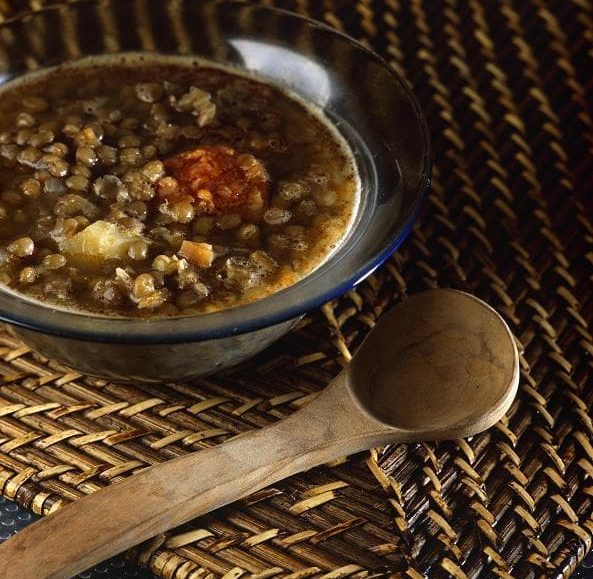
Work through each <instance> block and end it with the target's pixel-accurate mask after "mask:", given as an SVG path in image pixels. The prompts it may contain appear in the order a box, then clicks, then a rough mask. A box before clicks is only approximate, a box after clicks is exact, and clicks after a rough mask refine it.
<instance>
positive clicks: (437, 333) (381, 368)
mask: <svg viewBox="0 0 593 579" xmlns="http://www.w3.org/2000/svg"><path fill="white" fill-rule="evenodd" d="M461 312H462V313H463V315H460V313H461ZM347 373H348V377H349V379H348V385H349V388H350V390H351V392H352V394H353V396H354V398H355V400H356V401H357V403H358V405H359V407H360V409H361V410H362V411H363V412H365V413H366V414H367V415H368V416H369V417H371V418H373V419H375V420H378V421H379V422H381V423H383V424H385V425H386V426H390V427H392V428H397V429H400V430H402V431H404V432H409V434H410V436H411V437H418V436H421V437H423V438H424V437H425V438H431V439H439V438H463V437H464V436H469V435H471V434H473V433H475V432H476V431H480V430H485V429H486V428H489V427H490V426H492V425H493V424H494V423H495V422H496V421H497V420H498V419H499V418H500V416H501V414H504V412H505V411H506V410H507V409H508V407H509V406H510V403H511V402H512V400H513V398H514V396H515V393H516V386H517V383H518V377H519V374H518V373H519V363H518V354H517V348H516V346H515V343H514V340H513V337H512V334H511V332H510V330H509V328H508V326H507V325H506V324H505V323H504V322H503V321H502V319H501V318H500V316H499V315H498V314H497V313H496V311H495V310H493V309H492V308H491V307H490V306H488V305H486V304H485V303H484V302H482V301H481V300H479V299H477V298H475V297H473V296H470V295H468V294H466V293H463V292H460V291H455V290H433V291H427V292H424V293H422V294H419V295H417V296H415V297H413V298H411V299H409V300H406V301H405V302H403V303H402V304H400V305H399V306H397V307H396V308H394V309H393V310H391V312H389V313H387V314H386V315H385V316H383V317H382V318H381V320H380V321H379V323H378V324H377V326H376V327H375V328H374V329H373V331H372V332H371V334H370V335H369V337H368V338H367V339H366V340H365V342H364V343H363V345H362V347H361V348H360V350H359V352H358V353H357V355H356V356H355V358H354V360H353V361H352V363H351V364H350V366H349V368H348V370H347Z"/></svg>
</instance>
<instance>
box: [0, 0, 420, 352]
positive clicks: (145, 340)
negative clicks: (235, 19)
mask: <svg viewBox="0 0 593 579" xmlns="http://www.w3.org/2000/svg"><path fill="white" fill-rule="evenodd" d="M207 1H208V0H207ZM100 2H101V0H83V1H82V2H77V3H74V4H68V5H67V7H68V9H71V10H76V9H77V8H78V7H82V6H84V5H87V4H98V3H100ZM213 3H216V4H217V5H223V4H224V5H237V6H250V7H252V8H256V9H258V10H263V11H271V12H275V13H279V14H282V15H284V16H285V17H289V18H293V19H297V20H300V21H302V22H304V23H305V24H307V25H309V26H312V27H316V28H320V29H323V30H325V31H326V32H328V33H331V34H333V35H336V36H339V37H341V38H342V39H343V40H345V41H347V42H349V43H350V44H353V45H354V46H356V48H357V49H358V50H360V51H362V52H364V53H365V54H366V55H367V56H368V58H370V59H373V60H375V61H376V62H377V63H378V64H380V65H381V66H382V67H383V68H384V69H385V70H387V72H388V73H389V74H390V75H391V76H392V77H393V79H394V81H395V82H396V83H397V84H398V85H399V86H400V89H401V90H402V94H403V95H405V97H406V99H408V101H409V103H410V104H411V106H412V108H413V110H414V112H415V114H416V120H417V122H418V123H419V128H420V130H421V133H422V138H423V149H424V157H423V161H422V172H421V173H420V175H419V180H418V186H417V188H416V190H415V191H413V192H410V193H409V195H410V196H412V197H413V199H412V201H411V203H410V206H411V210H410V211H409V214H408V215H407V216H406V217H405V219H404V220H403V221H402V223H401V225H400V227H399V228H398V230H397V231H396V232H395V234H394V235H393V236H392V238H391V240H390V241H389V242H388V243H387V244H386V246H385V248H384V249H383V250H382V251H381V252H379V253H378V254H377V255H376V256H374V257H373V258H372V259H369V260H367V261H366V262H365V263H364V264H363V265H362V266H361V267H359V268H358V269H356V270H355V271H354V272H352V273H351V274H350V275H349V276H348V277H346V278H345V279H344V280H343V281H342V283H340V284H337V285H335V286H333V287H332V288H331V289H330V290H329V291H326V292H321V293H319V292H318V293H314V295H312V296H311V297H309V298H308V299H306V300H303V301H301V302H299V303H298V304H297V305H294V306H292V307H285V308H278V309H275V310H274V311H269V312H267V313H265V314H264V315H261V316H257V317H251V316H243V317H242V319H241V321H240V323H236V324H229V323H225V321H224V318H225V317H228V313H229V312H247V311H248V310H250V309H252V308H253V307H254V306H257V305H258V304H261V303H264V304H265V303H267V302H269V300H270V299H272V298H273V297H274V296H278V295H280V294H282V293H284V292H286V291H291V289H293V288H298V286H300V285H301V283H302V282H304V281H305V280H306V279H307V278H308V277H309V276H305V277H304V278H303V280H301V281H299V282H297V283H296V284H294V285H292V286H290V287H288V288H286V289H284V290H281V291H280V292H276V293H275V294H273V295H272V296H269V297H266V298H263V299H261V300H258V301H256V302H253V303H251V304H246V305H242V306H237V307H234V308H230V309H228V310H222V311H219V312H213V313H209V314H202V315H197V316H183V317H177V318H175V317H174V318H147V319H141V318H109V317H105V316H95V315H91V316H89V315H88V314H85V312H83V311H74V310H73V311H66V310H63V309H54V308H52V307H51V306H49V305H47V304H43V303H40V302H36V301H32V300H31V301H29V300H22V302H21V304H20V305H21V306H22V308H23V309H24V310H25V313H24V314H19V313H13V312H10V311H4V310H0V321H2V322H6V323H8V324H11V325H14V326H17V327H21V328H24V329H26V330H32V331H35V332H41V333H44V334H50V335H54V336H59V337H63V338H71V339H74V340H84V341H88V342H103V343H122V344H124V343H125V344H128V343H135V344H147V345H148V344H165V343H170V344H175V343H190V342H200V341H205V340H212V339H217V338H224V337H228V336H231V335H238V334H244V333H249V332H253V331H256V330H259V329H262V328H265V327H269V326H273V325H276V324H280V323H282V322H286V321H289V320H293V319H298V318H299V317H301V316H303V315H304V314H306V313H307V312H309V311H311V310H314V309H315V308H318V307H320V306H321V305H323V304H324V303H326V302H329V301H331V300H334V299H336V298H338V297H340V296H342V295H344V294H345V293H347V292H348V291H349V290H351V289H353V288H354V287H355V286H356V285H358V283H360V282H362V281H363V280H364V279H366V278H367V277H368V276H369V275H371V274H372V273H373V272H374V271H375V270H376V269H377V268H378V267H380V266H381V265H382V264H383V263H384V262H385V261H387V259H389V257H390V256H391V255H392V254H393V252H394V251H396V250H397V249H398V248H399V247H400V245H401V244H402V243H403V242H404V240H405V239H406V238H407V237H408V235H409V234H410V233H411V231H412V229H413V226H414V224H415V222H416V220H417V218H418V214H419V211H420V206H421V205H422V201H423V199H424V197H425V195H426V193H427V191H428V189H429V187H430V183H431V176H432V150H431V139H430V133H429V131H428V125H427V122H426V119H425V117H424V114H423V113H422V109H421V107H420V105H419V103H418V101H417V99H416V97H415V95H414V93H413V91H412V88H411V87H410V85H409V84H408V82H407V81H406V80H405V79H404V78H403V77H402V76H401V74H400V73H399V72H398V71H397V70H396V69H395V68H394V67H393V66H392V65H391V64H390V63H389V62H388V61H387V60H386V59H385V58H383V57H382V56H381V55H379V54H378V53H376V52H375V51H373V50H371V49H369V48H368V47H366V46H364V45H363V44H362V43H360V42H358V41H357V40H356V39H355V38H353V37H351V36H349V35H348V34H345V33H343V32H341V31H339V30H336V29H334V28H332V27H331V26H328V25H327V24H324V23H323V22H320V21H318V20H315V19H313V18H310V17H307V16H303V15H301V14H298V13H296V12H292V11H290V10H286V9H283V8H276V7H270V6H261V5H253V4H250V3H249V2H246V1H244V0H222V1H221V0H215V2H213ZM63 9H64V6H63V5H50V6H46V7H43V8H41V9H40V10H38V11H36V12H34V13H24V14H20V15H17V16H15V17H13V18H7V19H6V20H4V21H3V22H2V23H0V30H2V29H5V28H8V27H10V26H12V25H15V24H17V23H18V22H22V21H26V20H28V19H30V18H34V17H36V16H38V15H40V14H42V13H46V12H51V11H54V10H63ZM331 259H332V258H331V257H330V259H329V261H328V263H329V262H331ZM40 313H41V314H42V315H43V317H44V319H43V320H41V319H40V318H39V314H40ZM206 318H208V320H209V321H211V320H214V318H218V319H219V320H220V322H219V323H213V324H211V327H209V328H202V327H200V324H199V323H196V324H195V326H194V327H191V328H188V329H183V330H182V331H179V328H177V329H175V328H172V327H171V326H175V325H177V326H179V325H181V324H180V322H182V321H188V320H194V321H198V322H199V320H202V319H206ZM83 320H84V321H85V322H91V323H90V327H87V326H84V324H81V322H82V321H83ZM217 321H218V320H217ZM81 326H82V327H81ZM167 326H169V327H168V328H167ZM132 327H134V329H131V328H132Z"/></svg>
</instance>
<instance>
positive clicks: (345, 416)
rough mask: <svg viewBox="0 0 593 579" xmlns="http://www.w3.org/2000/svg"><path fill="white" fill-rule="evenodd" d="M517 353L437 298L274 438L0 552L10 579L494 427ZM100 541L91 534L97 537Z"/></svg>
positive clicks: (501, 331)
mask: <svg viewBox="0 0 593 579" xmlns="http://www.w3.org/2000/svg"><path fill="white" fill-rule="evenodd" d="M518 377H519V362H518V354H517V348H516V345H515V341H514V340H513V337H512V335H511V332H510V331H509V329H508V327H507V326H506V324H505V323H504V321H503V320H502V318H500V316H499V315H498V314H496V312H495V311H494V310H493V309H492V308H490V307H489V306H487V305H486V304H484V303H483V302H481V301H480V300H478V299H477V298H475V297H472V296H470V295H468V294H465V293H462V292H458V291H454V290H433V291H429V292H426V293H423V294H419V295H418V296H415V297H413V298H410V299H408V300H406V301H405V302H403V304H400V305H398V306H396V307H395V308H393V310H392V311H391V312H390V313H388V314H386V315H385V316H383V318H382V319H381V321H380V322H379V323H378V324H377V326H376V327H375V329H374V330H373V331H372V332H371V334H370V335H369V337H368V338H367V340H366V341H365V342H364V343H363V345H362V346H361V348H360V350H359V352H358V353H357V355H356V356H355V358H354V360H353V362H352V364H351V365H350V366H349V368H347V369H346V370H344V371H343V372H342V373H341V374H339V375H338V376H337V378H336V379H335V380H334V381H333V382H332V383H331V384H330V385H329V386H328V387H327V388H326V389H325V390H324V391H323V392H322V393H321V394H320V395H319V396H318V397H317V398H316V399H315V400H314V401H313V402H311V403H310V404H308V405H307V406H305V407H304V408H302V409H301V410H299V411H298V412H295V413H294V414H292V415H291V416H290V417H289V418H287V419H285V420H281V421H279V422H277V423H276V424H274V425H272V426H269V427H267V428H264V429H261V430H257V431H254V432H251V433H247V434H245V435H242V436H240V437H235V438H233V439H231V440H228V441H227V442H225V443H224V444H221V445H219V446H216V447H213V448H209V449H206V450H202V451H199V452H196V453H191V454H188V455H186V456H183V457H180V458H177V459H174V460H171V461H168V462H165V463H162V464H158V465H155V466H153V467H151V468H147V469H144V470H142V471H141V472H139V473H137V474H135V475H133V476H132V477H130V478H128V479H126V480H125V481H123V482H121V483H118V484H116V485H113V486H111V487H109V488H106V489H103V490H101V491H100V492H98V493H96V494H94V495H89V496H87V497H85V498H83V499H80V500H78V501H76V503H72V504H70V505H68V506H66V507H65V508H63V509H60V510H59V511H57V512H56V513H53V514H52V515H49V516H48V517H47V518H46V519H43V520H41V521H38V522H37V523H35V524H33V525H31V526H30V527H28V528H27V529H25V530H24V531H21V532H20V533H18V534H17V535H16V536H14V537H13V538H11V539H9V540H8V541H6V542H5V543H3V544H2V545H0V577H2V578H3V579H67V578H68V577H71V576H72V575H75V574H76V573H79V572H81V571H84V570H85V569H87V568H88V567H90V566H91V565H94V564H96V563H98V562H100V561H102V560H104V559H107V558H108V557H111V556H113V555H115V554H117V553H119V552H121V551H123V550H125V549H128V548H130V547H132V546H134V545H137V544H138V543H140V542H142V541H145V540H147V539H150V538H151V537H153V536H155V535H157V534H159V533H163V532H165V531H167V530H168V529H170V528H172V527H175V526H177V525H180V524H182V523H185V522H187V521H188V520H190V519H192V518H194V517H197V516H199V515H202V514H204V513H207V512H209V511H211V510H213V509H216V508H218V507H221V506H223V505H226V504H228V503H230V502H232V501H234V500H237V499H240V498H242V497H245V496H247V495H249V494H251V493H254V492H256V491H258V490H260V489H262V488H263V487H265V486H268V485H270V484H273V483H275V482H277V481H279V480H281V479H283V478H286V477H288V476H290V475H293V474H295V473H297V472H301V471H303V470H307V469H309V468H312V467H314V466H317V465H319V464H323V463H325V462H328V461H331V460H334V459H336V458H339V457H342V456H345V455H347V454H352V453H354V452H359V451H362V450H365V449H369V448H372V447H374V446H378V445H383V444H387V443H390V442H391V443H395V442H406V441H415V440H427V439H428V440H430V439H447V438H453V439H454V438H459V437H462V436H469V435H472V434H476V433H477V432H480V431H481V430H484V429H485V428H487V427H489V426H491V425H492V424H494V423H495V422H496V421H497V420H498V419H499V418H500V417H501V416H502V415H503V414H504V412H505V411H506V410H507V409H508V408H509V406H510V404H511V402H512V400H513V398H514V396H515V393H516V391H517V384H518ZM89 529H92V532H89Z"/></svg>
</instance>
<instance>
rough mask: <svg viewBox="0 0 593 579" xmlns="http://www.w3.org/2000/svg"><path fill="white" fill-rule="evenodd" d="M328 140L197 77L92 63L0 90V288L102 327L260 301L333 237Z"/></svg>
mask: <svg viewBox="0 0 593 579" xmlns="http://www.w3.org/2000/svg"><path fill="white" fill-rule="evenodd" d="M357 198H358V177H357V173H356V168H355V164H354V161H353V159H352V155H351V154H350V153H349V150H348V148H347V145H346V144H345V141H344V140H343V138H342V137H341V136H340V135H339V134H338V132H337V130H336V129H334V128H333V127H332V126H331V125H330V124H329V122H328V121H327V120H326V119H325V117H323V115H322V114H321V113H320V112H319V111H316V110H314V109H313V108H312V107H310V106H308V105H305V104H304V103H303V102H302V101H301V100H300V99H297V98H296V97H294V96H293V95H290V94H288V93H287V92H285V91H284V90H281V89H279V88H277V87H274V86H271V85H270V84H268V83H266V82H264V81H262V80H260V79H258V78H254V77H251V76H247V75H245V74H242V73H238V72H236V71H234V70H232V69H224V68H220V67H217V66H214V65H211V64H209V63H204V62H198V61H195V60H191V61H190V60H182V59H179V58H176V59H175V60H173V59H170V60H168V59H162V58H158V59H157V57H154V59H153V58H152V57H150V58H148V57H142V59H141V60H140V57H139V56H137V55H136V56H134V57H131V56H129V57H127V58H123V59H119V60H118V61H117V62H115V61H113V60H107V59H102V58H93V59H88V60H87V61H80V62H79V63H77V64H75V65H63V66H60V67H58V68H55V69H52V70H51V71H48V72H44V73H36V74H31V75H28V76H24V77H21V78H19V79H17V80H14V81H10V82H8V83H6V85H4V86H3V87H2V88H1V89H0V284H2V285H3V286H5V287H8V288H10V289H11V290H12V291H16V292H18V293H20V294H24V295H26V296H29V297H31V298H34V299H38V300H43V301H44V302H47V303H51V304H52V305H57V306H60V307H66V308H73V309H78V310H84V311H87V312H93V313H95V314H99V315H111V316H113V315H115V316H122V315H123V316H143V317H148V316H175V315H193V314H199V313H204V312H209V311H216V310H220V309H223V308H227V307H233V306H236V305H240V304H242V303H247V302H250V301H253V300H255V299H259V298H262V297H264V296H266V295H268V294H270V293H272V292H275V291H277V290H279V289H282V288H284V287H286V286H288V285H291V284H293V283H295V282H296V281H298V280H299V279H300V278H302V277H303V276H305V275H306V274H307V273H309V272H311V271H312V270H313V269H314V268H315V267H316V266H318V265H319V264H320V263H322V262H323V261H324V260H325V259H326V258H327V257H328V255H329V254H331V252H332V251H333V250H334V249H335V248H336V247H337V245H338V244H339V243H340V241H341V239H342V238H343V237H344V235H345V234H346V232H347V230H348V227H349V225H350V223H351V220H352V217H353V215H354V213H355V210H356V204H357Z"/></svg>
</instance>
